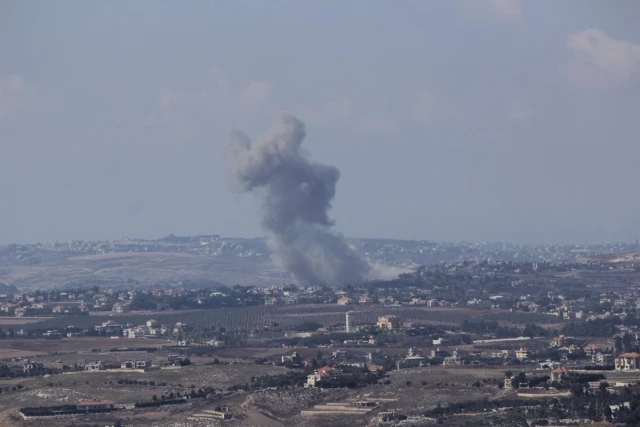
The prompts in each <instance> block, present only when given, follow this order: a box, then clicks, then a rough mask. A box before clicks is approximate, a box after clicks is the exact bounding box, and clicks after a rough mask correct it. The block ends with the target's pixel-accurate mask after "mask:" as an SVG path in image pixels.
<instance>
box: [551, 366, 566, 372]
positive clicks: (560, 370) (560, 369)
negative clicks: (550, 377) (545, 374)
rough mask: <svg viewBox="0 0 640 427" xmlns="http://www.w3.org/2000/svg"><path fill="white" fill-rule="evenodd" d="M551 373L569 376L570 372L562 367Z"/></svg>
mask: <svg viewBox="0 0 640 427" xmlns="http://www.w3.org/2000/svg"><path fill="white" fill-rule="evenodd" d="M551 372H553V373H554V374H568V373H569V370H568V369H567V368H566V367H565V366H560V367H558V368H556V369H554V370H553V371H551Z"/></svg>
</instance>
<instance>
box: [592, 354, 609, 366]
mask: <svg viewBox="0 0 640 427" xmlns="http://www.w3.org/2000/svg"><path fill="white" fill-rule="evenodd" d="M591 362H592V363H595V364H596V365H613V364H614V357H613V354H610V353H596V354H594V355H593V356H591Z"/></svg>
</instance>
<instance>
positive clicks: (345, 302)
mask: <svg viewBox="0 0 640 427" xmlns="http://www.w3.org/2000/svg"><path fill="white" fill-rule="evenodd" d="M352 302H353V300H352V299H351V298H349V297H342V298H338V304H339V305H349V304H351V303H352Z"/></svg>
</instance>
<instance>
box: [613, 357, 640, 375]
mask: <svg viewBox="0 0 640 427" xmlns="http://www.w3.org/2000/svg"><path fill="white" fill-rule="evenodd" d="M615 368H616V371H636V370H638V369H640V353H622V354H621V355H620V356H618V357H616V359H615Z"/></svg>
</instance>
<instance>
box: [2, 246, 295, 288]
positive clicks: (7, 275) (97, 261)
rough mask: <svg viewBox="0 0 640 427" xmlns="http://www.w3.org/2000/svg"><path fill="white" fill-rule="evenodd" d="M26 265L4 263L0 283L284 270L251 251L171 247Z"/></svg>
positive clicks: (246, 279)
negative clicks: (224, 253) (216, 252)
mask: <svg viewBox="0 0 640 427" xmlns="http://www.w3.org/2000/svg"><path fill="white" fill-rule="evenodd" d="M51 256H52V258H51V259H49V260H42V261H41V262H38V263H36V264H32V265H16V264H14V265H6V266H3V268H2V269H0V283H3V282H4V283H12V284H14V285H15V286H18V287H21V288H23V289H36V288H42V287H43V286H46V287H51V288H52V287H55V286H65V285H68V284H70V283H92V282H93V283H110V284H113V285H115V286H117V285H121V286H127V284H131V283H138V284H141V285H146V284H154V283H161V282H166V283H178V282H180V281H192V282H200V281H203V282H206V283H210V284H215V283H216V282H217V283H223V284H234V283H243V284H255V285H266V284H271V283H273V281H274V280H278V278H281V279H286V278H287V277H288V275H285V274H284V273H282V272H281V271H280V270H278V269H277V268H276V267H274V265H273V263H271V262H270V261H269V260H266V259H261V258H256V257H220V256H204V255H196V254H187V253H177V252H146V253H145V252H131V253H127V252H118V253H110V254H91V255H81V256H73V255H71V256H70V255H69V254H64V253H60V254H55V255H54V254H52V255H51Z"/></svg>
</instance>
